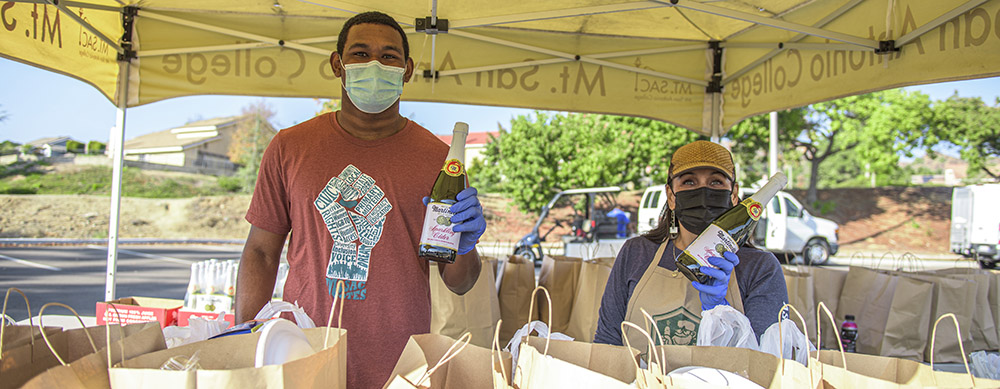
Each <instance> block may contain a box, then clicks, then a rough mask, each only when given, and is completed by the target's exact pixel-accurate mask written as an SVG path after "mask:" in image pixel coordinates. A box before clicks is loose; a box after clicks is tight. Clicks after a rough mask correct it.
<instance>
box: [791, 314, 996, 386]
mask: <svg viewBox="0 0 1000 389" xmlns="http://www.w3.org/2000/svg"><path fill="white" fill-rule="evenodd" d="M949 315H950V314H946V315H943V316H942V317H940V318H938V320H937V321H936V322H935V323H940V322H942V321H947V320H942V319H946V318H951V319H954V315H950V316H949ZM955 325H957V320H955V322H954V323H953V325H952V329H954V328H955ZM942 328H943V327H940V326H939V327H938V329H942ZM933 334H934V335H932V337H936V338H938V339H941V338H943V337H947V336H949V335H951V336H955V335H957V331H953V332H951V333H949V331H942V332H938V331H936V330H935V331H933ZM810 359H812V360H815V361H816V362H818V363H819V364H820V365H821V370H822V376H823V381H824V383H825V384H827V386H830V387H835V388H898V387H941V388H960V387H967V388H972V387H977V388H997V387H1000V381H995V380H988V379H984V378H976V377H974V376H973V375H972V374H971V372H970V371H969V369H968V363H967V362H968V361H967V360H964V359H963V362H965V367H966V372H965V373H951V372H944V371H937V370H934V366H933V364H931V365H927V364H924V363H920V362H916V361H912V360H907V359H900V358H891V357H883V356H876V355H867V354H859V353H842V352H840V351H834V350H822V351H818V352H813V353H812V354H811V357H810ZM935 359H937V358H936V355H935ZM845 363H846V366H845Z"/></svg>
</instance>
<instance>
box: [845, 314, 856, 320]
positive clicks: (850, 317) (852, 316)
mask: <svg viewBox="0 0 1000 389" xmlns="http://www.w3.org/2000/svg"><path fill="white" fill-rule="evenodd" d="M844 319H847V321H854V315H845V316H844Z"/></svg>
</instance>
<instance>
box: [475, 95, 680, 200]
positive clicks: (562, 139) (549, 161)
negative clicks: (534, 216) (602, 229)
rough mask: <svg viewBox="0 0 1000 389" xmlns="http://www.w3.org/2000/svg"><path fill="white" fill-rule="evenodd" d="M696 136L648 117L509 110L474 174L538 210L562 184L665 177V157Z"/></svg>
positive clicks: (645, 180)
mask: <svg viewBox="0 0 1000 389" xmlns="http://www.w3.org/2000/svg"><path fill="white" fill-rule="evenodd" d="M694 139H698V135H697V134H694V133H692V132H690V131H688V130H685V129H682V128H679V127H676V126H673V125H670V124H666V123H663V122H659V121H653V120H649V119H639V118H630V117H620V116H608V115H593V114H554V115H553V114H548V113H544V112H538V111H536V112H535V113H534V117H528V116H523V115H522V116H518V117H516V118H514V119H513V120H512V121H511V129H510V131H506V130H503V129H501V131H500V135H499V136H498V137H496V138H495V139H493V140H492V141H491V142H490V143H489V144H488V145H487V148H486V150H484V153H483V155H484V161H483V163H482V165H481V166H476V167H475V168H476V171H475V172H474V173H475V175H473V177H475V178H473V180H474V181H473V182H474V184H475V185H482V186H486V187H491V188H497V189H499V190H500V191H501V192H503V193H504V194H506V195H508V196H510V197H511V198H512V199H513V200H514V203H515V204H517V205H518V207H520V208H521V209H525V210H529V211H538V210H540V209H541V207H542V206H543V205H545V203H546V202H547V201H548V200H549V199H550V198H551V197H552V194H553V193H554V192H557V191H560V190H565V189H571V188H579V187H594V186H607V185H623V184H630V183H631V184H634V185H643V184H649V183H650V182H665V180H666V174H667V165H668V161H669V160H668V159H667V157H668V156H669V155H671V154H672V153H673V151H674V150H676V149H677V147H679V146H680V145H683V144H685V143H688V142H690V141H692V140H694ZM470 174H473V173H470Z"/></svg>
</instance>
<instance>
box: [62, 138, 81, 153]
mask: <svg viewBox="0 0 1000 389" xmlns="http://www.w3.org/2000/svg"><path fill="white" fill-rule="evenodd" d="M85 147H86V146H85V145H84V144H83V143H80V142H77V141H75V140H68V141H66V152H69V153H78V154H79V153H82V152H83V150H84V148H85Z"/></svg>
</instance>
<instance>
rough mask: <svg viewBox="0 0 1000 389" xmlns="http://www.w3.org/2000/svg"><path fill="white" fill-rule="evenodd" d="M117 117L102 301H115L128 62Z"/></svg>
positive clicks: (120, 80) (121, 80)
mask: <svg viewBox="0 0 1000 389" xmlns="http://www.w3.org/2000/svg"><path fill="white" fill-rule="evenodd" d="M118 63H119V69H118V71H119V73H118V74H119V76H118V85H119V87H118V90H119V91H121V95H120V96H119V97H118V115H117V118H116V120H115V129H114V131H113V135H112V136H111V138H110V139H108V142H109V143H111V144H112V145H114V148H113V152H114V156H113V157H114V162H113V167H112V169H113V171H112V174H111V212H110V220H109V221H108V270H107V281H106V283H105V288H104V301H112V300H114V299H115V274H116V272H117V270H118V224H119V220H118V218H119V215H120V213H121V212H120V211H121V199H122V192H121V189H122V168H123V166H124V163H125V161H124V159H125V110H126V107H127V105H128V96H129V94H128V84H129V72H130V69H129V61H128V60H125V61H119V62H118Z"/></svg>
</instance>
